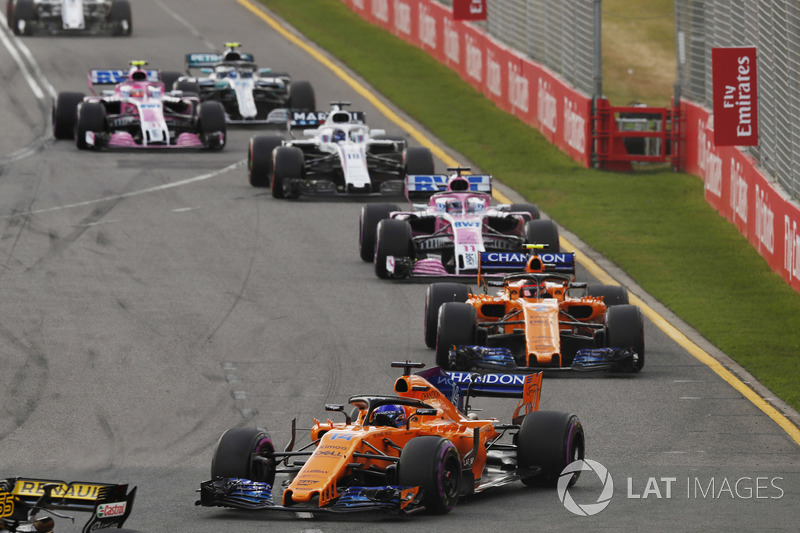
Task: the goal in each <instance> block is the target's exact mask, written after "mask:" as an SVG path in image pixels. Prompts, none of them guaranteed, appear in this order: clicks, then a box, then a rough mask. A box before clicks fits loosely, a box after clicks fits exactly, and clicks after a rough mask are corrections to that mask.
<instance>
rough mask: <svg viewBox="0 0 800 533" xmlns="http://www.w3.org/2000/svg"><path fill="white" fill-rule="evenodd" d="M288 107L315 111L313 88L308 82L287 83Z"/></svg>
mask: <svg viewBox="0 0 800 533" xmlns="http://www.w3.org/2000/svg"><path fill="white" fill-rule="evenodd" d="M289 107H290V108H291V109H302V110H304V111H315V110H316V109H317V100H316V97H315V96H314V88H313V87H312V86H311V83H310V82H307V81H293V82H292V83H291V84H290V85H289Z"/></svg>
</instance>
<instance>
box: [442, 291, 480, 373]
mask: <svg viewBox="0 0 800 533" xmlns="http://www.w3.org/2000/svg"><path fill="white" fill-rule="evenodd" d="M477 322H478V312H477V311H476V310H475V308H474V307H473V306H471V305H470V304H468V303H462V302H445V303H444V304H442V306H441V307H440V308H439V316H438V322H437V327H436V364H437V365H438V366H440V367H442V368H443V369H445V370H465V369H452V368H450V358H449V355H450V348H451V347H453V346H464V345H473V344H475V341H476V338H477V333H476V331H477Z"/></svg>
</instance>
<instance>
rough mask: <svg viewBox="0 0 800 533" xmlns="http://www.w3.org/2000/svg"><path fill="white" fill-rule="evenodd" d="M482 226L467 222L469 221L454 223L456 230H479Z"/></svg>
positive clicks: (478, 223) (477, 223)
mask: <svg viewBox="0 0 800 533" xmlns="http://www.w3.org/2000/svg"><path fill="white" fill-rule="evenodd" d="M482 225H483V224H481V223H480V222H469V221H461V220H460V221H457V222H456V223H455V227H456V228H480V227H481V226H482Z"/></svg>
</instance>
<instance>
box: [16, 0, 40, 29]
mask: <svg viewBox="0 0 800 533" xmlns="http://www.w3.org/2000/svg"><path fill="white" fill-rule="evenodd" d="M12 6H13V7H12V9H11V19H12V26H11V27H12V29H13V30H14V35H30V34H32V33H33V30H32V28H31V22H32V21H33V17H34V15H35V14H36V7H35V6H34V5H33V0H14V2H13V4H12ZM23 21H24V22H25V29H24V30H20V29H19V23H20V22H23Z"/></svg>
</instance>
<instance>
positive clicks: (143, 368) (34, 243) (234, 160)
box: [0, 0, 800, 532]
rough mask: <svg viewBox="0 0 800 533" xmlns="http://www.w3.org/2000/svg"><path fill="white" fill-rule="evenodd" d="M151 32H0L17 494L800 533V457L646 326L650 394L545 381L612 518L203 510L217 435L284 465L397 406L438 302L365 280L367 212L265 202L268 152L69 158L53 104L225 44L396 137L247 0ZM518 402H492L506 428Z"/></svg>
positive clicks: (447, 525)
mask: <svg viewBox="0 0 800 533" xmlns="http://www.w3.org/2000/svg"><path fill="white" fill-rule="evenodd" d="M134 24H135V26H134V34H133V36H131V37H130V38H107V37H26V38H22V39H17V38H14V37H12V36H11V35H10V33H9V32H8V31H7V30H6V26H5V25H3V29H2V33H1V34H0V44H1V45H2V52H0V84H2V88H1V89H0V124H2V130H0V267H1V268H0V287H1V288H2V291H0V294H2V298H1V299H0V346H2V348H1V349H0V365H2V369H3V371H2V373H1V374H0V391H2V392H0V394H1V396H0V402H1V403H0V405H2V412H3V416H2V417H0V476H2V477H11V476H38V477H46V478H51V479H67V480H78V479H79V480H90V481H107V482H127V483H130V484H132V485H136V486H138V487H139V489H138V490H139V492H138V498H137V502H136V506H135V509H134V513H133V516H132V517H131V519H130V520H129V522H128V526H129V527H131V528H135V529H137V530H141V531H193V532H206V531H208V532H212V531H213V532H218V531H242V532H244V531H325V532H328V531H330V532H336V531H349V530H352V529H353V528H354V527H356V528H358V529H360V530H363V531H412V530H415V531H416V530H418V529H419V528H423V529H424V530H434V529H435V530H437V531H442V532H448V531H465V530H466V531H487V530H490V529H496V528H498V527H501V528H503V529H505V530H507V531H522V530H529V529H532V528H534V527H535V528H541V529H545V530H576V529H579V528H581V529H588V530H600V529H608V530H661V531H664V530H694V529H700V528H703V529H706V530H725V531H731V530H741V531H750V530H768V529H774V530H796V529H797V527H798V526H797V517H798V515H797V508H798V504H799V503H800V453H799V452H800V448H799V447H798V445H797V443H796V442H795V441H794V440H792V438H790V436H789V435H788V434H787V433H786V432H785V431H784V430H782V429H781V428H780V427H779V426H778V425H777V424H776V423H775V422H774V421H773V420H771V419H770V418H768V417H767V416H766V415H765V414H764V413H763V412H762V411H761V410H759V409H757V408H756V407H755V406H754V405H753V404H752V403H751V402H750V401H748V400H747V399H745V398H744V397H743V396H742V395H741V394H740V393H739V392H737V391H736V390H734V389H733V388H732V387H731V386H730V385H729V384H728V383H726V382H724V381H723V380H721V379H720V378H719V377H718V376H717V375H716V374H715V373H714V372H712V370H711V369H709V368H708V367H707V366H705V365H703V364H701V363H700V362H698V360H697V359H695V358H694V357H693V356H691V355H690V354H689V353H687V352H686V351H685V350H684V349H683V348H681V347H680V346H679V345H677V344H676V343H675V342H673V341H672V340H670V338H669V337H668V336H667V335H666V334H665V333H663V332H662V331H661V330H660V329H658V328H656V327H655V326H654V325H653V324H652V323H651V322H649V321H648V322H647V325H646V339H647V364H646V367H645V369H644V371H643V372H642V373H641V374H640V375H632V376H628V375H625V376H619V375H608V374H595V375H590V376H585V375H584V376H557V377H550V376H547V377H545V383H544V391H543V396H542V408H544V409H554V410H563V411H569V412H573V413H576V414H577V415H578V416H579V417H580V418H581V420H582V423H583V425H584V428H585V431H586V438H587V455H586V456H587V458H589V459H592V460H594V461H598V462H600V463H601V464H602V465H604V466H605V467H606V468H607V469H608V472H609V473H610V474H611V476H612V479H613V482H614V493H613V497H612V499H611V500H610V503H609V505H608V507H606V508H605V510H603V511H602V512H600V513H599V514H597V515H594V516H590V517H580V516H577V515H575V514H572V513H571V512H570V511H568V510H567V509H566V508H565V507H564V506H563V505H562V504H561V502H560V501H559V498H558V495H557V493H556V491H555V490H552V489H550V490H544V489H537V490H529V489H525V488H524V487H523V485H522V484H521V483H517V484H514V485H511V486H506V487H503V488H500V489H497V490H495V491H489V492H486V493H483V494H481V495H479V496H476V497H473V498H472V499H471V500H470V501H469V502H466V503H462V504H460V505H459V506H457V507H456V509H455V510H454V511H453V512H452V513H451V514H449V515H447V516H434V517H431V516H411V517H386V516H377V517H376V516H367V517H358V518H355V517H345V518H337V519H326V518H316V519H298V518H297V517H295V516H294V515H293V514H263V513H262V514H246V513H245V514H243V513H238V512H232V511H226V510H215V509H204V508H198V507H195V506H194V501H195V499H196V489H197V488H198V487H199V483H200V482H201V481H203V480H205V479H207V477H208V475H209V466H210V461H211V453H212V450H213V448H214V445H215V443H216V441H217V439H218V437H219V435H220V434H221V433H222V432H223V431H224V430H226V429H228V428H230V427H235V426H243V425H259V426H264V427H267V428H269V430H270V432H271V434H272V436H273V440H275V441H276V444H278V445H279V446H282V445H283V444H284V443H285V442H287V439H288V437H289V424H290V420H291V418H293V417H297V419H298V423H299V426H300V427H308V426H309V425H310V422H311V420H312V419H313V418H314V417H320V418H322V417H326V413H325V412H324V410H323V405H324V404H325V403H344V402H346V401H347V398H348V397H349V396H350V395H353V394H357V393H388V392H390V388H391V384H392V383H393V380H394V377H395V376H396V375H397V374H396V372H395V371H394V370H393V369H391V368H390V367H389V363H390V362H391V361H395V360H406V359H410V360H418V361H423V362H426V363H428V364H432V361H433V359H432V353H431V352H430V351H428V350H427V349H425V346H424V343H423V340H422V333H423V332H422V310H423V301H424V289H425V285H424V284H407V283H391V282H388V283H387V282H384V281H380V280H378V279H377V278H376V277H375V276H374V274H373V272H372V269H371V267H370V266H369V265H367V264H365V263H363V262H361V261H360V259H359V258H358V250H357V235H358V233H357V220H358V213H359V209H360V206H361V205H362V202H360V201H320V200H300V201H291V202H290V201H276V200H274V199H272V198H271V197H270V196H269V194H268V192H267V191H263V190H256V189H253V188H251V187H250V186H249V185H248V184H247V181H246V173H245V167H244V164H245V163H244V162H245V160H246V155H247V140H248V138H249V137H250V135H251V134H253V130H246V129H234V128H231V129H230V130H229V136H228V146H227V148H226V149H225V150H224V151H222V152H214V153H205V152H166V151H163V152H137V151H129V152H101V153H90V152H80V151H78V150H77V149H76V148H75V146H74V145H73V144H72V143H70V142H66V141H59V142H56V141H54V140H53V139H52V137H51V136H50V134H49V113H50V101H49V99H50V93H52V92H53V91H64V90H85V79H86V78H85V76H86V72H87V71H88V69H90V68H103V67H112V68H121V67H124V66H125V65H126V64H127V63H128V61H129V60H131V59H146V60H149V61H150V64H151V66H153V67H155V68H161V69H166V70H181V69H182V67H183V57H184V54H185V53H187V52H192V51H211V50H213V49H216V48H217V47H219V46H220V45H221V44H222V43H223V42H226V41H230V40H238V41H240V42H242V43H244V44H245V46H246V48H247V50H249V51H252V52H253V53H254V54H255V56H256V60H257V61H258V63H259V64H260V65H261V66H269V67H272V68H274V69H275V70H281V71H288V72H290V73H291V74H292V76H293V77H294V79H298V80H302V79H308V80H310V81H311V82H312V83H313V85H314V88H315V90H316V94H317V101H318V107H321V108H324V106H325V104H326V103H327V102H328V101H330V100H341V99H347V100H350V101H352V102H353V104H354V105H353V107H354V108H355V109H363V110H365V111H366V112H367V118H368V121H369V123H370V125H371V126H373V127H385V128H386V129H387V130H388V132H389V133H399V132H398V131H397V128H396V127H395V126H394V125H393V124H392V123H391V122H389V121H388V120H387V119H386V118H385V117H384V116H382V115H381V114H380V113H379V112H378V111H377V110H376V109H374V107H373V106H372V105H371V104H369V102H368V101H367V100H365V99H364V98H363V97H361V96H359V95H358V94H356V93H354V92H353V90H352V89H351V88H350V87H349V86H347V85H346V84H345V83H343V82H342V80H341V79H339V78H337V77H336V76H334V75H333V74H332V73H331V72H330V71H329V70H328V69H327V68H326V67H324V66H322V65H321V64H320V63H318V62H317V61H316V60H314V59H313V58H312V57H310V56H309V55H308V54H307V53H305V52H304V51H302V50H301V49H299V48H298V47H297V46H295V45H293V44H290V43H289V42H287V41H286V40H285V39H284V38H283V37H281V36H279V35H278V34H276V33H275V32H274V31H273V30H271V29H270V28H269V27H268V26H266V25H265V23H264V22H263V21H262V20H261V19H259V18H257V17H254V16H253V15H252V14H251V13H250V12H249V11H247V10H246V9H245V8H244V7H243V6H242V5H240V4H238V3H236V2H234V1H232V0H226V1H223V2H220V1H212V0H191V1H190V0H169V1H168V0H139V1H137V2H135V3H134ZM17 59H18V60H19V61H21V62H22V64H24V65H25V67H24V68H20V63H19V62H18V61H17ZM28 76H29V77H30V80H31V81H30V82H29V79H28ZM34 88H39V90H41V91H42V98H37V97H36V93H35V91H34ZM477 126H479V125H476V127H477ZM451 155H452V156H453V157H456V158H458V157H459V156H457V154H451ZM461 160H464V159H463V158H461ZM437 165H438V167H439V168H438V170H441V171H444V163H442V162H438V163H437ZM499 178H500V179H502V177H499ZM509 194H511V193H509ZM579 279H583V280H589V279H590V278H589V277H588V275H587V274H586V272H585V271H583V270H582V269H581V270H580V271H579ZM513 404H514V402H507V401H501V400H491V401H485V402H482V404H481V405H482V406H483V407H484V408H485V412H486V414H487V415H491V416H497V417H499V418H503V419H507V417H508V416H509V415H510V414H511V412H512V410H513V407H514V405H513ZM671 479H672V481H670V480H671ZM600 489H601V482H600V480H599V478H598V477H597V476H596V475H594V474H593V473H592V472H586V473H584V475H583V477H582V478H581V480H580V481H579V483H578V484H577V485H576V486H575V487H574V488H573V489H572V490H570V496H571V497H572V498H573V500H574V501H575V502H577V503H578V504H591V503H595V502H596V501H597V499H598V496H599V495H600ZM668 489H669V493H668ZM636 496H638V497H636ZM668 496H669V497H668ZM82 518H83V517H81V516H78V517H77V520H76V523H75V525H71V524H70V523H69V522H68V521H64V520H57V526H61V527H60V529H57V530H58V531H70V530H76V531H77V530H79V529H80V525H81V524H82Z"/></svg>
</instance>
